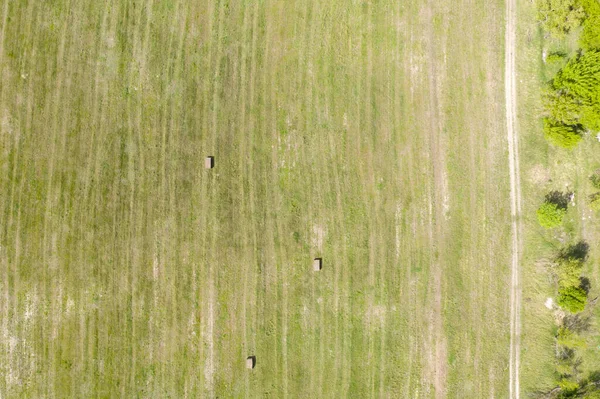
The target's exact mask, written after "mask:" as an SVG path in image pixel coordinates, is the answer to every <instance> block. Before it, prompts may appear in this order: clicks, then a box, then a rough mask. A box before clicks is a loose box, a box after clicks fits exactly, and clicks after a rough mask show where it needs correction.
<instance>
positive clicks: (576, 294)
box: [556, 286, 587, 313]
mask: <svg viewBox="0 0 600 399" xmlns="http://www.w3.org/2000/svg"><path fill="white" fill-rule="evenodd" d="M556 302H557V303H558V305H559V306H560V307H561V308H563V309H565V310H567V311H569V312H571V313H579V312H581V311H582V310H583V309H585V304H586V303H587V294H586V292H585V290H584V289H583V288H581V287H573V286H570V287H562V288H560V289H559V290H558V298H557V301H556Z"/></svg>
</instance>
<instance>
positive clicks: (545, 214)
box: [537, 202, 567, 229]
mask: <svg viewBox="0 0 600 399" xmlns="http://www.w3.org/2000/svg"><path fill="white" fill-rule="evenodd" d="M566 213H567V210H566V209H564V208H561V207H559V206H558V205H557V204H553V203H551V202H544V203H543V204H542V206H540V207H539V208H538V210H537V217H538V221H539V222H540V225H541V226H542V227H545V228H547V229H551V228H553V227H556V226H558V225H560V224H561V223H562V221H563V218H564V217H565V214H566Z"/></svg>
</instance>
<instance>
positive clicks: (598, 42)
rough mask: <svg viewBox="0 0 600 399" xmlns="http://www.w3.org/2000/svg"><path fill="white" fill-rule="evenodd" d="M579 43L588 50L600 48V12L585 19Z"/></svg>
mask: <svg viewBox="0 0 600 399" xmlns="http://www.w3.org/2000/svg"><path fill="white" fill-rule="evenodd" d="M579 45H580V46H581V48H583V49H584V50H586V51H590V50H600V14H594V15H591V16H589V17H588V18H587V19H586V20H585V23H584V24H583V31H582V32H581V34H580V35H579Z"/></svg>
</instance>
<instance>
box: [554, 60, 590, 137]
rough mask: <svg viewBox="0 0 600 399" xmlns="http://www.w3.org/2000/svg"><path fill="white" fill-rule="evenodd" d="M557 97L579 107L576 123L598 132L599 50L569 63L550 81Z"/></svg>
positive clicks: (575, 114)
mask: <svg viewBox="0 0 600 399" xmlns="http://www.w3.org/2000/svg"><path fill="white" fill-rule="evenodd" d="M551 85H552V88H553V89H554V90H555V91H556V96H559V97H561V96H567V98H570V100H569V101H571V102H574V103H577V104H579V110H578V112H575V113H573V114H572V116H578V117H579V119H578V123H579V124H581V125H582V126H583V128H585V129H588V130H594V131H597V130H600V102H599V101H598V99H599V98H600V51H587V52H585V53H583V54H580V55H578V56H576V57H573V58H571V59H570V60H569V62H568V63H567V64H566V65H565V66H564V67H563V68H562V69H561V70H560V71H558V73H557V74H556V76H555V77H554V79H553V80H552V84H551Z"/></svg>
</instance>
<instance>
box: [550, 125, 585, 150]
mask: <svg viewBox="0 0 600 399" xmlns="http://www.w3.org/2000/svg"><path fill="white" fill-rule="evenodd" d="M544 134H545V136H546V138H547V139H548V141H550V143H552V144H554V145H555V146H558V147H562V148H566V149H572V148H575V147H576V146H577V144H579V142H580V141H581V135H580V134H579V132H578V130H577V128H576V127H575V126H570V125H562V124H554V123H552V122H550V121H549V120H548V119H544Z"/></svg>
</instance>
